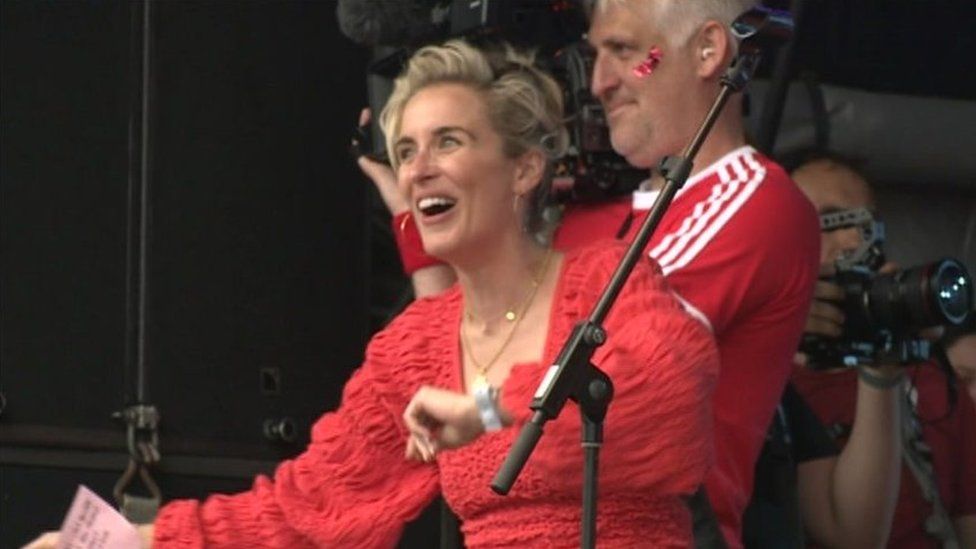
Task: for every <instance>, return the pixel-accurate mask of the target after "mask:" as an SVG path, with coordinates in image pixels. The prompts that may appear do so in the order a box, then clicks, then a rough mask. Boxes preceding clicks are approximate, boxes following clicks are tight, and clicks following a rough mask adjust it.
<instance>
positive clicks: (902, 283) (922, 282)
mask: <svg viewBox="0 0 976 549" xmlns="http://www.w3.org/2000/svg"><path fill="white" fill-rule="evenodd" d="M862 295H863V297H862V299H863V302H864V303H866V304H867V305H868V307H867V312H868V315H867V318H869V319H870V320H871V322H869V323H868V325H873V326H874V327H875V329H878V328H884V329H888V330H891V331H892V332H894V333H896V334H908V333H911V332H914V331H915V330H919V329H921V328H928V327H930V326H946V325H957V324H961V323H962V322H964V321H965V320H966V317H967V315H968V314H969V311H970V310H972V307H973V295H972V279H971V278H970V277H969V273H967V272H966V268H965V267H964V266H963V265H962V264H961V263H959V262H958V261H956V260H955V259H951V258H948V259H941V260H939V261H935V262H932V263H927V264H925V265H918V266H916V267H912V268H910V269H906V270H904V271H899V272H897V273H893V274H887V275H879V276H878V277H876V278H875V279H874V281H873V283H872V284H871V286H870V288H868V289H867V292H866V293H865V294H862Z"/></svg>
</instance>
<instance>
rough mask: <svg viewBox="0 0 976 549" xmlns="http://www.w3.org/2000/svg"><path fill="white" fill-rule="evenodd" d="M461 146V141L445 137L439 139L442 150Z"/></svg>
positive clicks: (448, 136)
mask: <svg viewBox="0 0 976 549" xmlns="http://www.w3.org/2000/svg"><path fill="white" fill-rule="evenodd" d="M460 144H461V141H460V140H459V139H458V138H456V137H453V136H450V135H445V136H442V137H441V141H440V145H441V147H442V148H445V147H447V148H450V147H456V146H458V145H460Z"/></svg>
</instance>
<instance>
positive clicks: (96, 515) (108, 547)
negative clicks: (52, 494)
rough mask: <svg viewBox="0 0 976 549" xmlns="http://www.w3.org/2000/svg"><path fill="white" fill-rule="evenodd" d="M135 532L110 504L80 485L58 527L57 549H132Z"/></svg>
mask: <svg viewBox="0 0 976 549" xmlns="http://www.w3.org/2000/svg"><path fill="white" fill-rule="evenodd" d="M141 543H142V541H141V540H140V539H139V532H138V531H137V530H136V528H135V526H133V525H131V524H129V521H127V520H125V517H123V516H122V515H120V514H119V512H118V511H116V510H115V508H113V507H112V506H111V505H109V504H108V503H105V501H104V500H103V499H102V498H100V497H98V495H97V494H95V492H92V491H91V490H89V489H88V488H86V487H84V486H78V492H76V493H75V499H74V501H72V502H71V508H70V509H68V514H67V515H66V516H65V517H64V522H63V523H62V524H61V535H60V536H59V539H58V549H134V548H139V547H141Z"/></svg>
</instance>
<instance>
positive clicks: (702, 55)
mask: <svg viewBox="0 0 976 549" xmlns="http://www.w3.org/2000/svg"><path fill="white" fill-rule="evenodd" d="M694 47H695V62H696V63H697V73H698V76H700V77H702V78H705V79H710V78H713V77H715V76H719V75H721V74H722V73H723V72H724V71H725V69H726V68H728V66H729V63H730V62H731V61H732V40H731V37H730V36H729V33H728V32H726V30H725V27H723V26H722V25H721V24H720V23H719V22H718V21H708V22H706V23H705V24H704V25H703V26H702V28H701V29H700V30H699V31H698V35H697V36H696V37H695V42H694Z"/></svg>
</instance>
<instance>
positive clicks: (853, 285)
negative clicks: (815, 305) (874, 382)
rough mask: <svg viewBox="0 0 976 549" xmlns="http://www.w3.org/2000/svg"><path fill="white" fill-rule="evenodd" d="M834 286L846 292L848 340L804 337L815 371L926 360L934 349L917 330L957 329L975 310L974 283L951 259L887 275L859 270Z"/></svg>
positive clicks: (847, 271)
mask: <svg viewBox="0 0 976 549" xmlns="http://www.w3.org/2000/svg"><path fill="white" fill-rule="evenodd" d="M832 281H833V282H834V283H835V284H837V285H838V286H840V287H841V289H842V290H843V292H844V300H843V301H842V302H841V303H840V307H841V309H842V310H843V312H844V317H845V321H844V335H843V336H842V337H840V338H837V339H832V338H825V337H820V336H811V335H807V336H805V337H804V340H803V344H802V345H801V350H802V351H804V352H805V353H807V355H808V357H809V364H810V365H811V366H812V367H814V368H817V367H819V368H832V367H838V366H849V367H852V366H859V365H872V364H874V363H879V362H884V363H899V364H910V363H914V362H920V361H924V360H928V358H929V353H930V344H929V342H928V341H927V340H925V339H921V338H919V337H918V336H917V333H918V331H919V330H922V329H924V328H929V327H934V326H946V325H951V326H958V325H960V324H962V323H964V322H965V321H966V319H967V317H968V316H969V315H970V314H971V311H972V308H973V301H972V300H973V296H972V290H971V288H972V279H971V278H970V277H969V273H968V272H967V271H966V268H965V267H964V266H963V265H962V263H960V262H959V261H957V260H955V259H952V258H946V259H941V260H939V261H935V262H932V263H927V264H924V265H918V266H916V267H912V268H909V269H905V270H902V271H897V272H894V273H889V274H879V273H877V272H876V271H874V270H872V269H869V268H867V267H863V266H855V267H852V268H848V269H845V270H839V271H838V272H837V274H836V276H835V277H834V279H833V280H832Z"/></svg>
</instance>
